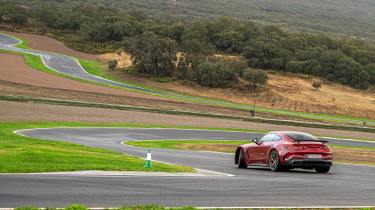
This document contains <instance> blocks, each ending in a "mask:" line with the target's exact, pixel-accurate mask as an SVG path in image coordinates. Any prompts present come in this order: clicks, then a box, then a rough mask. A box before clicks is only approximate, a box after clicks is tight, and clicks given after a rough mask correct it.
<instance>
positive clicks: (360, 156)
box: [178, 144, 375, 165]
mask: <svg viewBox="0 0 375 210" xmlns="http://www.w3.org/2000/svg"><path fill="white" fill-rule="evenodd" d="M237 147H238V145H233V144H181V145H178V148H179V149H184V150H201V151H215V152H233V151H235V149H236V148H237ZM332 152H333V156H334V161H338V162H345V163H357V164H362V163H363V164H371V165H375V150H367V149H357V148H336V147H333V148H332Z"/></svg>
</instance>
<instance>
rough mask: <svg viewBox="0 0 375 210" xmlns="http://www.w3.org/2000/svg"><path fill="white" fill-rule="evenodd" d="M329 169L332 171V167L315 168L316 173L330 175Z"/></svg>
mask: <svg viewBox="0 0 375 210" xmlns="http://www.w3.org/2000/svg"><path fill="white" fill-rule="evenodd" d="M329 169H331V166H319V167H316V168H315V171H316V173H320V174H323V173H328V171H329Z"/></svg>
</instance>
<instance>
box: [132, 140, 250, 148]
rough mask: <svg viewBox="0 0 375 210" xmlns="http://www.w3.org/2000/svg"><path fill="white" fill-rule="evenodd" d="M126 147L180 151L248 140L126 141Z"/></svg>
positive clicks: (244, 142)
mask: <svg viewBox="0 0 375 210" xmlns="http://www.w3.org/2000/svg"><path fill="white" fill-rule="evenodd" d="M125 143H126V144H127V145H131V146H136V147H147V148H162V149H181V148H184V146H185V145H191V144H195V145H199V144H204V145H210V144H211V145H241V144H247V143H250V140H248V141H247V140H146V141H127V142H125Z"/></svg>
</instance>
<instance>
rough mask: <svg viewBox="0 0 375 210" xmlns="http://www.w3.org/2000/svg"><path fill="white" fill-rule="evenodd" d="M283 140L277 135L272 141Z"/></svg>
mask: <svg viewBox="0 0 375 210" xmlns="http://www.w3.org/2000/svg"><path fill="white" fill-rule="evenodd" d="M282 139H283V138H282V137H281V136H279V135H277V134H275V135H274V137H273V139H272V141H281V140H282Z"/></svg>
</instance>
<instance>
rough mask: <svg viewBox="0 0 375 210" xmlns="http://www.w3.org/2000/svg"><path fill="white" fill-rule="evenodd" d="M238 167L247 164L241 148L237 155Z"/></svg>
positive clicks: (245, 166) (243, 166) (244, 166)
mask: <svg viewBox="0 0 375 210" xmlns="http://www.w3.org/2000/svg"><path fill="white" fill-rule="evenodd" d="M238 168H247V164H246V161H245V153H244V151H243V149H241V150H240V155H239V157H238Z"/></svg>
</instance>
